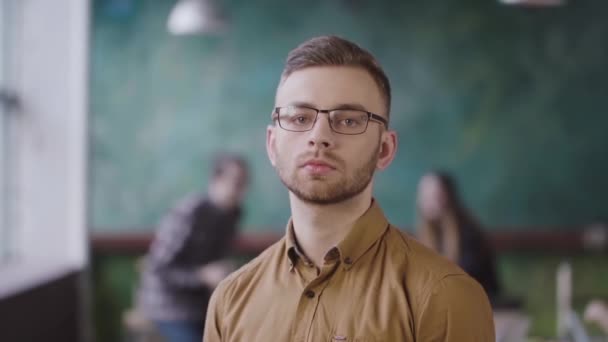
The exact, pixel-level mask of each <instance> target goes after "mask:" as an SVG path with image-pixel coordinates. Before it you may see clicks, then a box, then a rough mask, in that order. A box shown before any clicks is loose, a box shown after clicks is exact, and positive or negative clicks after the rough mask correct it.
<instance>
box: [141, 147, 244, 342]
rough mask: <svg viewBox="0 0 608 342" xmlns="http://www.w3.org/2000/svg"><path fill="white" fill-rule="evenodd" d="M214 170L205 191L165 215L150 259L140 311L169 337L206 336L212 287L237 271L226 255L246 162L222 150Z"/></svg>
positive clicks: (180, 341)
mask: <svg viewBox="0 0 608 342" xmlns="http://www.w3.org/2000/svg"><path fill="white" fill-rule="evenodd" d="M212 172H213V174H212V176H211V179H210V182H209V188H208V191H207V192H206V193H197V194H194V195H191V196H189V197H187V198H186V199H184V200H183V201H181V202H180V203H179V204H178V205H177V206H176V207H175V208H173V209H172V210H171V211H170V212H169V213H168V214H167V215H166V216H165V217H164V218H163V220H162V222H161V224H160V227H159V231H158V233H157V235H156V238H155V239H154V241H153V243H152V246H151V248H150V252H149V253H148V255H147V257H146V260H145V264H144V269H143V274H142V280H141V287H140V291H139V293H138V310H140V311H141V312H142V313H143V314H144V315H145V316H146V318H148V319H150V320H152V321H153V322H154V323H155V324H156V326H157V328H158V330H159V331H160V333H161V334H162V335H163V336H164V337H165V339H166V340H167V341H169V342H200V341H201V339H202V338H203V323H204V319H205V310H206V307H207V303H208V301H209V297H210V295H211V291H212V290H213V289H214V288H215V286H217V284H218V283H219V282H220V281H221V280H222V279H223V278H224V277H225V276H226V275H228V274H229V273H230V272H231V271H233V270H234V268H233V267H231V263H230V262H227V261H226V260H225V259H223V258H224V256H225V255H226V252H228V250H229V247H230V243H231V242H232V240H233V238H234V237H235V235H236V232H237V224H238V221H239V219H240V214H241V209H240V206H241V202H242V199H243V195H244V192H245V189H246V186H247V178H248V176H247V165H246V163H245V161H244V160H243V159H241V158H240V157H236V156H232V155H224V154H222V155H218V156H217V158H216V160H215V163H214V166H213V170H212Z"/></svg>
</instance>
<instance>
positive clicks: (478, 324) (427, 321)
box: [416, 274, 496, 342]
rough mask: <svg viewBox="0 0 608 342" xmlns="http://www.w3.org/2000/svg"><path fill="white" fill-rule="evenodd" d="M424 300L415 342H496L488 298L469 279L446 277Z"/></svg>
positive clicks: (464, 276) (479, 287) (465, 276)
mask: <svg viewBox="0 0 608 342" xmlns="http://www.w3.org/2000/svg"><path fill="white" fill-rule="evenodd" d="M422 300H423V302H422V308H421V313H420V316H419V319H418V324H417V329H416V341H421V342H431V341H432V342H459V341H468V342H493V341H495V339H496V336H495V333H494V319H493V315H492V309H491V307H490V303H489V301H488V297H487V295H486V294H485V292H484V290H483V289H482V287H481V286H480V285H479V284H478V283H477V282H476V281H475V280H473V279H472V278H471V277H469V276H468V275H463V274H458V275H448V276H446V277H444V278H443V279H441V280H440V281H439V282H438V283H437V284H436V285H435V286H434V288H432V289H430V291H429V293H428V295H427V296H426V299H424V298H423V299H422Z"/></svg>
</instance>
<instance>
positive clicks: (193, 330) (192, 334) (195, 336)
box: [155, 321, 204, 342]
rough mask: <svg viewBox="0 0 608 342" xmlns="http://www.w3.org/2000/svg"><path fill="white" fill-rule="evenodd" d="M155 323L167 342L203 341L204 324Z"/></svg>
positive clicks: (187, 322)
mask: <svg viewBox="0 0 608 342" xmlns="http://www.w3.org/2000/svg"><path fill="white" fill-rule="evenodd" d="M155 323H156V326H157V328H158V330H159V331H160V334H161V335H163V337H164V338H165V339H166V340H167V342H201V341H202V340H203V324H204V323H203V322H199V321H156V322H155Z"/></svg>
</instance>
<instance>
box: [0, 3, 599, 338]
mask: <svg viewBox="0 0 608 342" xmlns="http://www.w3.org/2000/svg"><path fill="white" fill-rule="evenodd" d="M607 14H608V2H607V1H602V0H568V1H556V0H534V1H523V0H522V1H515V0H511V1H506V0H505V1H498V0H468V1H458V0H441V1H438V0H426V1H422V0H383V1H368V0H323V1H308V2H297V1H278V0H264V1H242V0H180V1H173V0H91V1H85V0H56V1H52V2H50V1H42V0H28V1H21V0H0V90H1V93H0V94H1V101H2V105H1V106H0V165H1V167H0V182H1V183H0V186H1V187H0V189H1V193H0V340H2V341H37V340H38V338H39V337H40V336H45V340H46V341H92V340H96V341H126V340H130V339H133V340H134V337H133V336H132V335H133V334H137V331H135V332H133V329H135V328H133V327H132V326H130V324H129V320H128V319H125V317H126V316H127V315H128V313H129V312H130V311H131V310H132V309H133V306H134V293H135V289H136V288H137V286H138V281H139V272H140V271H139V268H138V262H139V261H140V260H141V258H142V256H143V255H144V254H145V253H146V252H147V250H148V247H149V244H150V242H151V240H152V238H153V236H154V232H155V230H156V227H157V224H158V222H159V220H160V219H161V217H162V216H163V215H164V214H165V213H166V211H167V210H168V209H169V208H170V207H171V206H172V205H173V204H174V203H175V202H176V201H177V200H179V199H180V198H181V197H183V196H184V194H187V193H190V192H192V191H197V190H202V189H205V187H206V185H207V184H206V180H207V179H208V178H209V176H210V174H209V172H210V168H209V167H208V165H209V164H210V163H211V161H212V158H213V156H214V154H215V153H216V152H217V151H219V150H222V151H231V152H234V153H238V154H240V155H243V156H244V157H245V158H246V160H247V162H248V163H249V165H250V169H251V176H250V178H251V183H250V187H249V192H248V194H247V197H246V200H245V204H244V216H243V220H242V222H241V224H240V226H241V233H240V234H239V235H238V237H237V238H236V241H235V242H234V244H233V245H234V246H233V248H232V249H231V251H230V253H231V257H232V258H234V259H235V260H237V261H238V262H239V263H242V262H246V261H247V260H249V259H250V258H252V257H254V256H255V255H257V254H258V253H259V252H260V251H261V250H263V249H264V248H266V247H267V246H269V245H270V244H271V243H273V242H274V241H276V240H278V239H279V238H280V237H281V236H282V234H283V231H284V225H285V223H286V220H287V219H288V217H289V204H288V201H287V192H286V191H285V189H284V188H283V186H282V184H281V183H280V181H279V180H278V177H276V174H275V172H274V170H273V169H272V167H271V165H270V163H269V162H268V160H267V157H266V152H265V145H264V143H265V134H266V132H265V129H266V126H267V125H268V124H269V122H270V120H269V118H270V112H271V110H272V108H273V104H274V92H275V89H276V86H277V82H278V79H279V76H280V73H281V70H282V68H283V62H284V60H285V57H286V54H287V52H288V51H289V50H291V49H292V48H294V47H295V46H297V44H299V43H300V42H302V41H304V40H306V39H307V38H310V37H313V36H317V35H325V34H336V35H340V36H342V37H345V38H347V39H350V40H353V41H355V42H356V43H358V44H360V45H361V46H363V47H364V48H366V49H368V50H370V51H371V52H372V53H373V54H374V55H375V56H376V57H377V58H378V59H379V61H380V63H381V64H382V65H383V67H384V69H385V71H386V73H387V74H388V76H389V78H390V80H391V83H392V86H393V104H392V113H391V125H392V128H393V129H395V130H396V131H397V132H398V134H399V138H400V141H399V149H398V153H397V157H396V159H395V161H394V162H393V164H392V165H391V166H390V167H389V168H388V169H387V170H386V171H384V172H382V173H380V174H378V175H377V181H376V188H375V196H376V198H377V199H378V201H379V202H380V204H381V206H382V207H383V209H384V210H385V213H386V215H387V216H388V218H389V220H390V221H391V222H392V223H394V224H395V225H397V226H399V227H401V228H402V229H403V230H405V231H409V232H412V233H413V232H414V225H415V223H416V187H417V184H418V181H419V180H420V177H421V176H422V175H423V174H424V173H425V172H427V171H428V170H430V169H436V168H441V169H444V170H448V171H449V172H450V173H451V174H452V175H453V176H454V178H455V179H457V181H458V183H459V185H460V189H461V192H462V197H463V200H464V202H465V203H466V204H467V207H468V208H469V209H470V210H471V211H472V212H473V213H475V216H476V217H477V218H478V219H479V221H480V222H481V223H482V226H483V228H484V230H485V231H486V233H487V234H488V236H489V238H490V240H491V242H492V245H493V247H494V249H495V251H496V255H497V265H498V273H499V276H500V279H501V282H502V287H503V290H504V292H505V293H507V294H508V295H509V296H510V297H512V298H516V299H517V302H518V303H519V304H518V305H517V311H518V314H520V315H522V317H526V320H527V321H526V322H528V326H527V328H528V329H527V335H528V336H529V337H528V338H529V339H530V340H538V341H541V340H542V341H544V340H555V339H556V338H558V337H560V336H558V335H560V332H561V333H563V334H566V333H565V332H564V331H565V330H568V329H576V327H573V325H569V324H565V323H563V319H562V318H560V317H563V312H562V313H560V310H561V309H563V308H560V305H559V303H562V302H560V299H558V291H557V288H558V285H557V284H556V279H557V271H558V268H559V267H560V265H561V267H562V269H564V267H565V268H566V269H569V270H571V272H570V275H569V277H566V278H569V279H571V280H570V285H571V291H570V297H568V296H566V297H568V298H569V299H568V305H569V307H571V309H572V312H575V313H577V314H578V316H580V317H581V319H582V317H583V316H584V310H585V306H586V305H587V304H588V303H589V302H590V301H591V300H592V299H596V298H599V299H604V300H605V299H608V262H607V261H608V247H607V245H608V244H607V241H606V240H607V235H608V233H607V226H606V223H608V202H607V200H606V197H605V196H606V194H608V177H607V176H606V175H608V153H607V152H606V150H607V149H608V136H607V133H606V130H607V129H608V115H607V114H608V21H607V20H606V15H607ZM566 273H568V272H566ZM560 315H562V316H560ZM564 324H565V325H564ZM560 325H561V326H560ZM32 326H34V327H38V328H37V329H36V331H35V332H34V331H32V329H31V328H28V327H32ZM583 328H584V329H585V330H586V331H587V332H588V334H590V335H595V336H601V334H602V331H601V330H600V329H599V328H598V326H596V325H594V324H593V323H589V322H586V323H584V325H583ZM564 329H565V330H564ZM135 330H137V329H135ZM572 335H575V334H572ZM564 336H565V335H563V336H561V337H564ZM598 338H599V339H598V340H602V341H603V340H604V339H602V338H601V337H598ZM572 340H574V339H572Z"/></svg>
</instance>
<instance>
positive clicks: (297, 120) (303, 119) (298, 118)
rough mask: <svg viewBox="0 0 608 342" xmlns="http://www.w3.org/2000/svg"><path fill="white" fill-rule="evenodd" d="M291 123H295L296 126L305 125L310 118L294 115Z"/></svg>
mask: <svg viewBox="0 0 608 342" xmlns="http://www.w3.org/2000/svg"><path fill="white" fill-rule="evenodd" d="M292 121H293V122H295V123H297V124H306V123H308V122H310V118H309V117H308V116H306V115H296V116H295V117H294V118H293V119H292Z"/></svg>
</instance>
